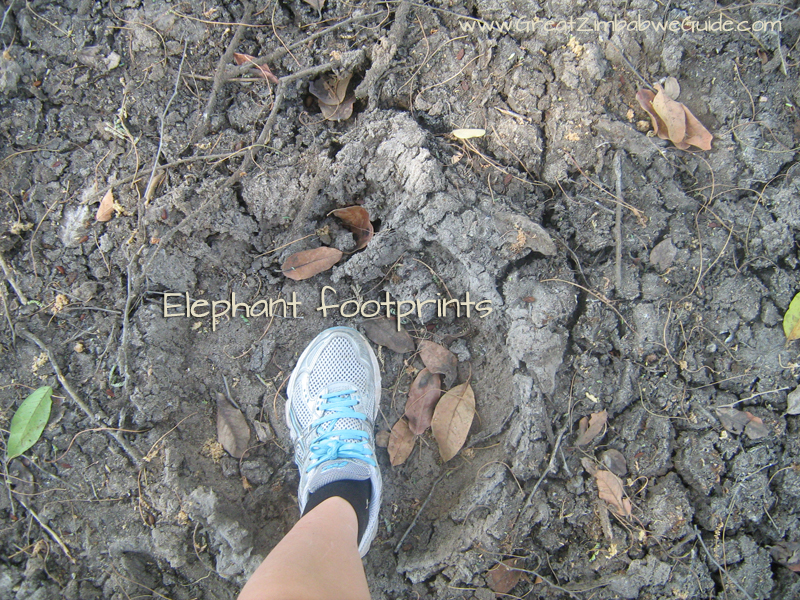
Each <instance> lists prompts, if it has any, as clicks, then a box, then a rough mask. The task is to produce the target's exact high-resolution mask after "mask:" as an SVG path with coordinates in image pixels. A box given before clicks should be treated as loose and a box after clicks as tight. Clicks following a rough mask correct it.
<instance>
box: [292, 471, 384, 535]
mask: <svg viewBox="0 0 800 600" xmlns="http://www.w3.org/2000/svg"><path fill="white" fill-rule="evenodd" d="M333 496H339V497H340V498H344V499H345V500H347V501H348V502H349V503H350V504H351V505H352V506H353V510H355V511H356V517H358V543H359V544H360V543H361V536H363V535H364V531H365V530H366V529H367V521H369V500H370V498H371V497H372V482H371V481H370V480H369V479H364V480H362V481H358V480H355V479H340V480H339V481H334V482H332V483H329V484H327V485H323V486H322V487H321V488H319V489H318V490H317V491H316V492H313V493H312V494H309V495H308V501H307V502H306V508H305V510H304V511H303V515H307V514H308V513H309V512H311V509H313V508H314V507H316V506H318V505H320V504H322V502H324V501H325V500H327V499H328V498H332V497H333Z"/></svg>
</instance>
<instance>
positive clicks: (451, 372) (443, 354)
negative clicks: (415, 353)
mask: <svg viewBox="0 0 800 600" xmlns="http://www.w3.org/2000/svg"><path fill="white" fill-rule="evenodd" d="M418 349H419V357H420V358H421V359H422V363H423V364H424V365H425V366H426V367H427V369H428V370H429V371H430V372H431V373H438V374H440V375H444V385H445V387H450V386H451V385H453V383H454V382H455V380H456V376H457V375H458V358H456V355H455V354H453V353H452V352H450V350H448V349H447V348H445V347H444V346H442V345H440V344H437V343H435V342H430V341H428V340H423V341H421V342H420V343H419V347H418Z"/></svg>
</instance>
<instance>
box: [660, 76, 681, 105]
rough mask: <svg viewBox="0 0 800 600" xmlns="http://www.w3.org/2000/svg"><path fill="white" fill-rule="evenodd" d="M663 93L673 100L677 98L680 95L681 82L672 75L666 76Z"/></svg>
mask: <svg viewBox="0 0 800 600" xmlns="http://www.w3.org/2000/svg"><path fill="white" fill-rule="evenodd" d="M664 93H665V94H667V96H669V97H670V98H672V99H673V100H677V99H678V96H680V95H681V84H680V83H678V80H677V79H675V78H674V77H667V78H666V79H665V80H664Z"/></svg>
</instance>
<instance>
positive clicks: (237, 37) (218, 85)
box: [189, 2, 253, 146]
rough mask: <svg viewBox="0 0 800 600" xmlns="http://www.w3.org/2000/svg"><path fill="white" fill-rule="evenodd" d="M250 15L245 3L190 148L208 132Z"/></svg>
mask: <svg viewBox="0 0 800 600" xmlns="http://www.w3.org/2000/svg"><path fill="white" fill-rule="evenodd" d="M252 15H253V4H252V2H245V4H244V12H243V14H242V18H241V19H239V21H240V23H239V26H238V27H237V28H236V32H235V33H234V34H233V38H232V39H231V42H230V44H228V48H227V50H225V54H223V55H222V57H220V59H219V63H217V70H216V72H215V73H214V83H213V85H212V86H211V93H210V94H209V96H208V102H206V107H205V109H203V114H202V115H201V117H200V119H201V120H200V123H199V124H198V125H197V128H196V129H195V130H194V133H192V137H191V138H190V139H189V145H190V146H191V145H192V144H194V143H195V142H197V140H199V139H200V138H202V137H203V136H204V135H205V134H206V131H208V124H209V121H210V120H211V112H212V111H213V110H214V106H215V105H216V104H217V96H218V95H219V92H220V90H221V89H222V86H223V84H224V83H225V80H226V79H227V66H228V63H229V62H231V59H232V58H233V53H234V52H235V51H236V47H237V46H238V45H239V42H241V41H242V36H243V35H244V30H245V28H246V27H245V25H244V24H245V23H246V22H247V21H249V20H250V17H251V16H252Z"/></svg>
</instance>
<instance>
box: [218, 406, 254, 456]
mask: <svg viewBox="0 0 800 600" xmlns="http://www.w3.org/2000/svg"><path fill="white" fill-rule="evenodd" d="M217 440H218V441H219V443H220V444H222V447H223V448H225V450H227V451H228V454H230V455H231V456H233V457H234V458H242V455H243V454H244V451H245V450H247V448H248V445H249V444H250V428H249V427H248V426H247V421H246V420H245V418H244V415H243V414H242V411H240V410H239V409H238V408H236V407H235V406H233V405H232V404H231V403H230V402H229V401H228V399H227V398H226V397H225V395H224V394H219V393H218V394H217Z"/></svg>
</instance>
